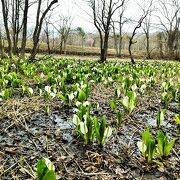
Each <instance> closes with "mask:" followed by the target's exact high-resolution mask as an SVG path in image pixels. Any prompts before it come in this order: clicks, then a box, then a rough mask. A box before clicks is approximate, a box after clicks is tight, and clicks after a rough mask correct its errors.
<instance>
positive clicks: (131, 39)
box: [128, 11, 148, 64]
mask: <svg viewBox="0 0 180 180" xmlns="http://www.w3.org/2000/svg"><path fill="white" fill-rule="evenodd" d="M147 14H148V11H147V12H146V14H144V15H142V16H141V18H140V20H139V21H138V24H137V25H136V26H135V28H134V30H133V33H132V35H131V37H130V38H129V47H128V51H129V55H130V59H131V62H132V64H135V60H134V58H133V55H132V52H131V47H132V45H133V44H135V43H136V41H133V39H134V36H135V35H136V31H137V29H139V28H140V27H141V25H142V22H143V20H144V19H145V17H146V16H147Z"/></svg>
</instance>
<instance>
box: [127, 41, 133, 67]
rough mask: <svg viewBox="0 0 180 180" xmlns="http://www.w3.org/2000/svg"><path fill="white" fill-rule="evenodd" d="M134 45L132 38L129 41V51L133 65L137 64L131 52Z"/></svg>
mask: <svg viewBox="0 0 180 180" xmlns="http://www.w3.org/2000/svg"><path fill="white" fill-rule="evenodd" d="M132 44H133V42H132V38H130V40H129V48H128V50H129V55H130V59H131V62H132V64H135V61H134V58H133V56H132V52H131V46H132Z"/></svg>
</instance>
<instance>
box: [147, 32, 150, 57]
mask: <svg viewBox="0 0 180 180" xmlns="http://www.w3.org/2000/svg"><path fill="white" fill-rule="evenodd" d="M146 58H147V59H151V55H150V47H149V33H148V32H147V33H146Z"/></svg>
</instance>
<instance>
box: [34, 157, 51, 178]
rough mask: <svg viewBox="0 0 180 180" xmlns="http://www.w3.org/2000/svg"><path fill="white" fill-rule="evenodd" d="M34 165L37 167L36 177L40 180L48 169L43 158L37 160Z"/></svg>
mask: <svg viewBox="0 0 180 180" xmlns="http://www.w3.org/2000/svg"><path fill="white" fill-rule="evenodd" d="M36 167H37V174H38V179H39V180H41V179H42V178H43V176H44V175H45V174H46V172H47V171H48V168H47V166H46V161H45V160H44V159H42V160H38V162H37V164H36Z"/></svg>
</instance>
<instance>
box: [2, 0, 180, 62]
mask: <svg viewBox="0 0 180 180" xmlns="http://www.w3.org/2000/svg"><path fill="white" fill-rule="evenodd" d="M131 3H132V0H119V1H114V0H90V1H86V5H87V6H88V7H89V12H87V13H88V14H90V15H91V20H92V26H93V24H94V25H95V27H96V30H97V31H96V32H89V31H88V30H87V29H86V28H85V27H74V26H73V25H72V24H73V21H74V19H75V18H77V17H73V15H72V14H68V15H67V14H62V13H60V12H59V13H58V14H57V13H54V12H55V11H58V8H59V7H60V6H61V1H59V2H58V0H51V1H50V0H47V1H42V0H38V1H37V0H1V2H0V10H1V16H0V23H1V26H0V54H1V58H6V57H7V56H9V57H10V58H11V57H12V56H13V55H17V56H19V57H21V58H24V57H25V53H27V52H28V53H30V56H29V59H34V58H35V56H36V54H37V53H47V54H52V53H56V54H77V55H98V54H101V56H100V58H101V60H102V61H104V60H106V56H107V55H111V56H117V57H128V56H129V55H130V57H131V59H132V60H133V56H136V57H141V58H147V59H151V58H163V59H164V58H166V59H176V60H179V59H180V29H179V25H180V2H179V0H162V1H161V0H160V1H155V0H139V3H138V4H137V7H138V11H137V8H136V11H137V14H138V15H137V16H136V17H134V18H132V16H131V17H130V16H128V10H129V6H130V4H131ZM82 8H83V7H82ZM32 11H33V16H32ZM135 13H136V12H135ZM127 27H128V28H127ZM129 27H130V28H129ZM127 29H128V30H127Z"/></svg>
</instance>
